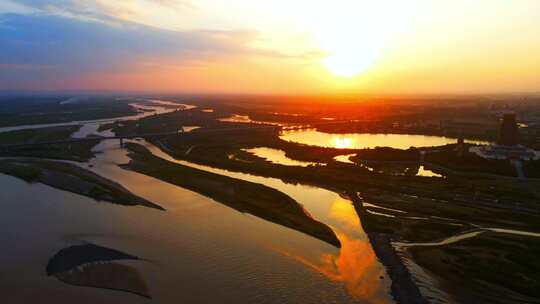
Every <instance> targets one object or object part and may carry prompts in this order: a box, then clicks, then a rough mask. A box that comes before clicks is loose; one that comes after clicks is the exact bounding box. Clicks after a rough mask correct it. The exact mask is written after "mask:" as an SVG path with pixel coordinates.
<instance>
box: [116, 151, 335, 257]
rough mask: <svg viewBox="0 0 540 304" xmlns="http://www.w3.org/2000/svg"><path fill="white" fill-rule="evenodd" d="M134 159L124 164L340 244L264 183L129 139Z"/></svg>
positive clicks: (330, 242) (236, 207) (303, 211)
mask: <svg viewBox="0 0 540 304" xmlns="http://www.w3.org/2000/svg"><path fill="white" fill-rule="evenodd" d="M126 147H127V148H128V149H129V151H130V153H129V154H128V156H129V157H130V158H131V161H130V162H129V163H128V164H127V165H123V166H122V167H123V168H124V169H129V170H132V171H135V172H138V173H142V174H145V175H148V176H152V177H155V178H158V179H160V180H163V181H166V182H169V183H171V184H174V185H177V186H180V187H183V188H186V189H189V190H192V191H195V192H198V193H200V194H203V195H205V196H208V197H210V198H213V199H215V200H216V201H218V202H221V203H223V204H225V205H227V206H229V207H231V208H234V209H236V210H238V211H240V212H246V213H250V214H253V215H255V216H258V217H261V218H263V219H266V220H269V221H271V222H274V223H277V224H280V225H283V226H286V227H289V228H292V229H295V230H297V231H300V232H303V233H306V234H308V235H311V236H313V237H316V238H318V239H320V240H323V241H325V242H327V243H329V244H331V245H334V246H336V247H340V246H341V245H340V242H339V240H338V238H337V236H336V235H335V233H334V232H333V231H332V229H330V228H329V227H328V226H326V225H325V224H323V223H321V222H319V221H317V220H315V219H313V218H312V217H311V216H310V215H309V214H308V213H307V212H306V210H304V209H303V207H302V206H301V205H299V204H298V203H297V202H296V201H294V200H293V199H292V198H290V197H289V196H287V195H285V194H283V193H281V192H279V191H277V190H275V189H272V188H269V187H266V186H264V185H261V184H255V183H251V182H246V181H243V180H239V179H234V178H230V177H226V176H222V175H218V174H213V173H210V172H205V171H202V170H197V169H194V168H190V167H187V166H183V165H180V164H175V163H171V162H169V161H166V160H163V159H161V158H158V157H156V156H153V155H152V154H151V153H150V152H149V151H148V150H147V149H146V148H145V147H143V146H141V145H138V144H133V143H128V144H126Z"/></svg>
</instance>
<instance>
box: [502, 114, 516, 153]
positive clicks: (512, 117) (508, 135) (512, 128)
mask: <svg viewBox="0 0 540 304" xmlns="http://www.w3.org/2000/svg"><path fill="white" fill-rule="evenodd" d="M518 143H519V134H518V125H517V122H516V114H504V117H503V121H502V124H501V130H500V133H499V144H500V145H504V146H516V145H517V144H518Z"/></svg>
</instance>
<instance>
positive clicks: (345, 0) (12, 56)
mask: <svg viewBox="0 0 540 304" xmlns="http://www.w3.org/2000/svg"><path fill="white" fill-rule="evenodd" d="M0 45H1V48H0V90H17V91H28V90H37V91H41V90H88V91H160V92H189V93H229V94H239V93H244V94H278V95H287V94H294V95H316V94H328V95H332V94H476V93H486V94H487V93H510V92H539V91H540V73H538V71H540V2H539V1H534V0H517V1H493V0H475V1H465V0H457V1H443V0H440V1H427V0H414V1H391V0H384V1H359V0H356V1H354V0H337V1H307V0H297V1H285V0H276V1H272V2H261V1H248V0H228V1H215V0H214V1H212V0H198V1H195V0H167V1H146V0H143V1H119V0H118V1H117V0H112V1H105V0H96V1H80V0H57V1H45V0H3V1H1V2H0Z"/></svg>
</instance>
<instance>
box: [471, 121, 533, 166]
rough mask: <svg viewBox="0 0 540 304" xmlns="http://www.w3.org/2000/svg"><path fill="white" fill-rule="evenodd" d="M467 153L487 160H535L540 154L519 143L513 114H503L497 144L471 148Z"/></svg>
mask: <svg viewBox="0 0 540 304" xmlns="http://www.w3.org/2000/svg"><path fill="white" fill-rule="evenodd" d="M469 152H472V153H475V154H477V155H478V156H481V157H483V158H487V159H500V160H536V159H540V152H538V151H535V150H533V149H530V148H527V147H525V146H523V145H520V143H519V126H518V123H517V120H516V115H515V114H510V113H507V114H504V116H503V120H502V123H501V126H500V130H499V140H498V142H497V144H492V145H486V146H476V147H471V148H470V149H469Z"/></svg>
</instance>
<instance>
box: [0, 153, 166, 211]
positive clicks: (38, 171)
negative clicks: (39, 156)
mask: <svg viewBox="0 0 540 304" xmlns="http://www.w3.org/2000/svg"><path fill="white" fill-rule="evenodd" d="M0 172H1V173H3V174H7V175H12V176H15V177H18V178H20V179H23V180H25V181H27V182H39V183H43V184H45V185H49V186H51V187H54V188H58V189H61V190H65V191H69V192H73V193H77V194H80V195H84V196H88V197H91V198H93V199H95V200H98V201H108V202H111V203H114V204H119V205H125V206H135V205H141V206H145V207H150V208H156V209H161V210H163V208H161V207H160V206H158V205H156V204H154V203H151V202H149V201H147V200H145V199H143V198H141V197H138V196H136V195H134V194H132V193H131V192H129V191H128V190H127V189H125V188H124V187H122V186H121V185H119V184H117V183H115V182H112V181H110V180H108V179H106V178H103V177H101V176H99V175H97V174H95V173H92V172H90V171H88V170H86V169H83V168H81V167H79V166H77V165H73V164H70V163H66V162H56V161H48V160H36V159H23V158H17V159H5V160H0Z"/></svg>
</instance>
